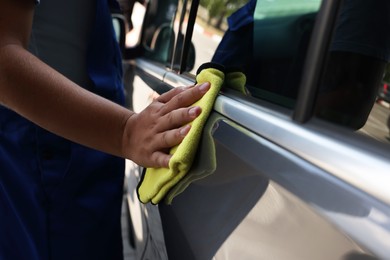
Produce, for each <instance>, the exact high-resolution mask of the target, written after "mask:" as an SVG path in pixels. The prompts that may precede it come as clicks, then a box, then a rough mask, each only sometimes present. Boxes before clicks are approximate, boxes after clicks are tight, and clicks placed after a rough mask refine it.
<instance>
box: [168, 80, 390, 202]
mask: <svg viewBox="0 0 390 260" xmlns="http://www.w3.org/2000/svg"><path fill="white" fill-rule="evenodd" d="M164 81H165V82H166V83H168V84H171V85H172V86H174V87H177V86H184V85H189V84H194V82H193V81H191V80H190V79H184V78H182V77H181V76H180V75H176V74H175V73H168V74H166V76H165V79H164ZM214 109H215V111H217V112H219V113H220V114H222V115H224V116H225V117H227V118H229V119H231V120H232V121H234V122H235V123H237V124H239V125H242V126H245V128H247V129H248V130H251V131H252V132H254V133H256V134H259V135H261V136H262V137H264V138H265V139H267V140H269V141H271V142H273V143H275V144H277V145H278V146H280V147H283V148H284V149H287V150H289V151H290V152H292V153H294V154H296V155H298V156H299V157H301V158H303V159H304V160H306V161H308V162H310V163H312V164H314V165H316V166H318V167H320V168H321V169H323V170H325V171H327V172H329V173H330V174H332V175H334V176H335V177H337V178H339V179H341V180H343V181H345V182H347V183H349V184H351V185H353V186H355V187H356V188H358V189H361V190H362V191H364V192H366V193H368V194H370V195H372V196H374V197H375V198H377V199H378V200H381V201H382V202H384V203H387V204H390V189H389V188H388V184H389V183H390V153H389V149H388V147H387V146H385V145H384V144H381V143H379V142H378V143H376V141H374V140H371V139H369V140H368V138H366V137H364V136H361V135H359V134H357V133H353V132H351V131H350V130H347V129H342V128H339V127H337V126H333V125H331V124H328V123H325V122H321V121H320V120H318V119H313V120H311V121H310V122H308V123H306V124H299V123H297V122H294V121H293V120H292V119H291V117H290V115H289V114H288V113H283V112H280V111H276V110H274V109H269V108H267V107H266V106H260V105H256V104H254V103H250V104H243V103H242V102H239V101H238V100H235V99H232V98H230V97H228V96H224V95H219V97H218V98H217V100H216V102H215V105H214ZM281 111H282V110H281ZM336 135H337V138H336ZM368 147H369V148H370V151H369V152H367V148H368ZM329 154H331V155H332V156H329Z"/></svg>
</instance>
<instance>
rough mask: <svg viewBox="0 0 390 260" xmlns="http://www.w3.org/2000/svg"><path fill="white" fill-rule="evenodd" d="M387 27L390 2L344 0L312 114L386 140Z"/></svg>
mask: <svg viewBox="0 0 390 260" xmlns="http://www.w3.org/2000/svg"><path fill="white" fill-rule="evenodd" d="M389 29H390V2H389V1H386V0H378V1H365V0H345V1H343V3H342V5H341V8H340V11H339V15H338V19H337V21H336V23H335V28H334V33H333V38H332V40H331V42H330V46H329V51H328V62H327V64H326V66H325V71H324V74H323V76H322V80H321V82H320V87H319V91H318V94H317V99H316V103H315V104H316V105H315V116H316V117H318V118H320V119H322V120H326V121H328V122H331V123H334V124H337V125H341V126H343V127H348V128H350V129H352V130H357V131H358V132H359V133H362V134H365V135H368V136H371V137H373V138H375V139H377V140H380V141H382V142H384V143H387V144H388V143H389V141H390V138H389V137H390V136H389V128H390V125H389V124H390V118H389V116H390V110H389V101H390V100H389V98H388V94H386V93H387V90H388V87H387V82H389V81H390V67H389V65H388V63H389V60H390V34H389V33H388V31H389ZM386 95H387V96H386Z"/></svg>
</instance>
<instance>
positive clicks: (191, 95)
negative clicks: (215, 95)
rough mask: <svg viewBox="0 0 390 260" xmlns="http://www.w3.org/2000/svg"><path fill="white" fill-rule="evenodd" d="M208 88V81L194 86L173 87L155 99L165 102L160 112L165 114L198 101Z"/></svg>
mask: <svg viewBox="0 0 390 260" xmlns="http://www.w3.org/2000/svg"><path fill="white" fill-rule="evenodd" d="M209 88H210V83H209V82H206V83H203V84H201V85H197V86H195V87H184V88H180V89H177V88H176V89H173V90H171V91H168V92H167V93H164V94H163V95H161V96H160V97H158V98H157V101H159V102H162V103H165V106H164V107H163V108H162V111H161V112H162V113H163V114H166V113H169V112H170V111H172V110H175V109H178V108H181V107H188V106H190V105H192V104H193V103H195V102H196V101H198V100H199V99H200V98H201V97H202V96H203V95H204V94H205V93H206V92H207V91H208V90H209Z"/></svg>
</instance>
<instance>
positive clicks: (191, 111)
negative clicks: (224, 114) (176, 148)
mask: <svg viewBox="0 0 390 260" xmlns="http://www.w3.org/2000/svg"><path fill="white" fill-rule="evenodd" d="M201 112H202V109H201V108H200V107H198V106H195V107H188V108H180V109H176V110H173V111H171V112H169V113H167V114H165V115H164V116H162V117H161V118H160V119H159V122H158V126H156V129H157V130H158V131H159V132H164V131H167V130H171V129H174V128H178V127H181V126H183V125H185V124H187V123H189V122H191V121H193V120H194V119H195V118H196V117H198V116H199V115H200V113H201Z"/></svg>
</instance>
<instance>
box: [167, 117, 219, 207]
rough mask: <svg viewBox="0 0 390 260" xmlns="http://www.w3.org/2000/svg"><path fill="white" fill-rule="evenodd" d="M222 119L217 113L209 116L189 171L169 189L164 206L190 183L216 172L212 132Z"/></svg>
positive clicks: (170, 202)
mask: <svg viewBox="0 0 390 260" xmlns="http://www.w3.org/2000/svg"><path fill="white" fill-rule="evenodd" d="M222 119H223V117H222V116H221V115H219V114H218V113H214V114H212V115H210V117H209V118H208V119H207V122H206V124H205V126H204V129H203V133H202V137H201V139H200V143H199V146H198V150H197V152H196V156H195V159H194V162H193V164H192V166H191V169H190V170H189V171H188V173H187V174H186V175H185V176H184V177H183V178H182V179H181V180H180V181H179V182H178V183H177V184H176V185H175V186H173V187H172V188H171V189H170V191H169V192H168V194H167V195H166V196H165V199H164V202H165V203H166V204H168V205H169V204H172V201H173V199H174V198H175V197H176V196H177V195H179V194H180V193H182V192H183V191H184V190H185V189H186V188H187V187H188V186H189V185H190V184H191V183H192V182H194V181H197V180H200V179H203V178H205V177H207V176H209V175H210V174H212V173H214V171H215V170H216V168H217V160H216V158H215V156H216V154H215V144H214V139H213V132H214V129H216V126H218V121H220V120H222Z"/></svg>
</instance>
